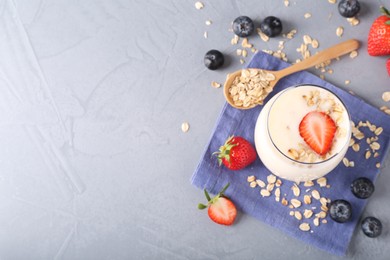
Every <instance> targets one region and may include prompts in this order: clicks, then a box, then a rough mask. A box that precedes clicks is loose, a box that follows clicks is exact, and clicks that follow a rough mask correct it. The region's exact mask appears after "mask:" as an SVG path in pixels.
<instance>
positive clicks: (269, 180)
mask: <svg viewBox="0 0 390 260" xmlns="http://www.w3.org/2000/svg"><path fill="white" fill-rule="evenodd" d="M267 181H268V183H275V182H276V176H275V175H273V174H270V175H268V176H267Z"/></svg>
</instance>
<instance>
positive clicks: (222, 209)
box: [198, 183, 237, 226]
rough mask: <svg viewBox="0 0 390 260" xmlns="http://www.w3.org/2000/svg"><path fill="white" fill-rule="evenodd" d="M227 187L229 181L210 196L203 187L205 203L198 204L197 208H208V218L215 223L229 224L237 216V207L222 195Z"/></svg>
mask: <svg viewBox="0 0 390 260" xmlns="http://www.w3.org/2000/svg"><path fill="white" fill-rule="evenodd" d="M228 187H229V183H228V184H227V185H226V186H225V187H224V188H223V189H222V190H221V191H220V192H219V193H218V194H217V195H216V196H215V197H214V198H210V195H209V193H208V192H207V190H206V189H204V194H205V196H206V198H207V201H208V203H207V205H204V204H202V203H199V204H198V209H206V208H208V212H207V213H208V215H209V218H210V219H211V220H212V221H214V222H215V223H217V224H220V225H225V226H230V225H232V224H233V222H234V220H235V219H236V216H237V209H236V206H235V205H234V203H233V202H232V201H231V200H229V199H228V198H226V197H225V196H224V194H223V193H224V192H225V191H226V189H227V188H228Z"/></svg>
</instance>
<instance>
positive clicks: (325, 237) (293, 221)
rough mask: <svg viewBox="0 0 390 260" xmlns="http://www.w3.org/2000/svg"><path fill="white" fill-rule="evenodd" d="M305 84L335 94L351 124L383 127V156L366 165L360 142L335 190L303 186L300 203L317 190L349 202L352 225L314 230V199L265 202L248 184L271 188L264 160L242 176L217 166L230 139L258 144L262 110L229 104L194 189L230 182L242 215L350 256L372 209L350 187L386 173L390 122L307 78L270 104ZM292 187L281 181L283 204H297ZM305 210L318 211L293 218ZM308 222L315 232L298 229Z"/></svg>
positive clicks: (269, 59)
mask: <svg viewBox="0 0 390 260" xmlns="http://www.w3.org/2000/svg"><path fill="white" fill-rule="evenodd" d="M287 66H289V64H288V63H285V62H283V61H281V60H279V59H277V58H275V57H273V56H270V55H268V54H265V53H263V52H259V53H257V54H256V55H255V56H254V57H253V58H252V60H251V61H250V63H249V64H248V66H247V67H248V68H262V69H268V70H280V69H283V68H285V67H287ZM302 83H311V84H316V85H319V86H322V87H324V88H327V89H329V90H331V91H332V92H334V93H336V94H337V95H338V96H339V97H340V99H341V100H342V101H343V102H344V103H345V104H346V106H347V108H348V109H349V111H350V114H351V118H352V121H354V122H355V123H356V124H358V122H359V121H362V122H366V121H367V120H369V122H370V123H371V124H373V125H376V126H377V127H380V126H381V127H383V132H382V133H381V134H380V135H379V136H378V140H377V142H378V143H379V144H380V149H379V150H378V151H377V152H378V154H376V155H375V157H374V156H373V155H374V154H373V155H372V156H371V157H370V158H369V159H366V158H365V152H366V149H368V148H369V146H368V144H367V142H366V138H363V139H362V140H357V139H356V142H357V143H359V144H360V151H358V152H355V151H354V150H353V149H351V148H350V149H349V150H348V152H347V154H346V158H348V160H349V161H353V162H354V164H355V165H354V166H353V167H346V166H345V165H344V163H340V164H339V165H338V166H337V167H336V168H335V169H334V170H333V171H332V172H331V173H329V174H328V175H326V179H327V183H328V184H329V186H330V187H329V186H328V187H320V186H319V185H318V184H317V183H316V182H314V183H315V185H314V186H312V187H305V186H304V185H303V183H301V184H299V185H298V186H299V188H300V191H301V193H300V196H299V197H298V199H299V200H300V201H303V196H304V195H305V194H310V193H311V191H312V190H317V191H319V193H320V195H321V197H325V198H329V199H331V200H335V199H345V200H348V201H349V202H350V203H351V204H352V208H353V214H352V219H351V220H350V221H349V222H347V223H343V224H340V223H336V222H335V221H333V220H332V219H330V217H329V216H328V215H327V216H326V218H325V219H326V221H327V223H322V219H320V224H319V226H315V225H314V224H313V219H314V214H316V213H318V212H320V211H321V204H320V202H319V201H318V200H315V199H313V198H312V203H311V204H310V205H306V204H304V203H302V206H301V207H299V208H298V209H291V208H289V207H288V206H283V205H282V204H281V203H280V202H277V201H276V200H275V196H274V195H273V194H272V195H271V196H269V197H262V196H261V195H260V187H259V186H257V187H255V188H251V187H249V183H248V181H247V177H248V176H251V175H254V176H256V178H257V179H261V180H263V181H265V182H266V179H267V176H268V175H270V174H271V172H270V171H268V169H267V168H265V166H264V165H263V164H262V162H261V161H260V160H259V159H257V160H256V161H255V163H253V164H252V165H251V166H249V167H247V168H246V169H243V170H241V171H239V172H233V171H230V170H227V169H226V168H225V167H220V166H219V165H218V162H217V159H216V157H215V156H213V155H212V153H213V152H215V151H218V148H219V147H220V146H221V145H222V144H224V142H225V140H226V139H227V138H228V137H229V136H230V135H235V136H242V137H244V138H246V139H247V140H249V141H250V142H251V143H252V144H254V128H255V124H256V120H257V117H258V115H259V113H260V111H261V109H262V106H257V107H256V108H253V109H250V110H238V109H235V108H233V107H231V106H230V105H228V104H227V103H226V104H225V106H224V107H223V109H222V112H221V114H220V116H219V119H218V121H217V123H216V127H215V129H214V131H213V133H212V135H211V139H210V141H209V143H208V145H207V147H206V149H205V151H204V155H203V156H202V158H201V161H200V163H199V165H198V167H197V168H196V170H195V172H194V174H193V176H192V178H191V182H192V184H193V185H195V186H197V187H199V188H201V189H203V188H206V189H207V190H208V191H210V192H211V193H214V194H215V193H217V192H218V191H219V190H221V189H222V188H223V186H224V185H225V184H226V183H228V182H229V183H230V187H229V188H228V189H227V191H226V192H225V194H226V196H228V197H230V198H231V199H232V201H234V203H235V204H236V206H237V207H238V209H239V210H241V211H242V212H244V213H246V214H249V215H251V216H253V217H255V218H257V219H258V220H260V221H263V222H265V223H267V224H269V225H271V226H273V227H275V228H278V229H280V230H283V231H284V232H286V233H288V234H289V235H291V236H292V237H295V238H298V239H300V240H302V241H304V242H306V243H308V244H311V245H314V246H317V247H318V248H321V249H323V250H325V251H328V252H330V253H333V254H336V255H345V254H346V252H347V249H348V245H349V242H350V240H351V237H352V234H353V231H354V229H355V227H356V224H357V223H358V221H359V219H360V216H361V213H362V211H363V209H364V207H365V205H366V203H367V200H362V199H358V198H356V197H354V195H353V194H352V193H351V190H350V184H351V182H352V181H353V180H354V179H356V178H358V177H363V176H364V177H367V178H369V179H371V180H372V181H373V182H375V180H376V178H377V177H378V174H379V172H380V167H381V166H380V165H379V164H378V163H382V161H383V160H384V158H385V157H386V154H387V151H388V147H389V138H390V137H389V135H390V116H388V115H386V114H384V113H383V112H381V111H379V110H378V109H376V108H374V107H372V106H371V105H369V104H367V103H365V102H364V101H363V100H361V99H360V98H358V97H356V96H353V95H351V94H350V93H348V92H346V91H343V90H341V89H339V88H337V87H335V86H334V85H332V84H330V83H328V82H326V81H324V80H322V79H320V78H318V77H317V76H315V75H313V74H311V73H308V72H299V73H295V74H292V75H290V76H288V77H285V78H283V79H282V80H280V81H279V83H278V84H277V85H276V87H275V89H274V92H273V93H271V94H270V95H269V97H267V99H266V101H268V100H269V99H270V98H271V97H272V96H273V95H274V94H275V93H276V92H277V91H280V90H283V89H285V88H287V87H290V86H294V85H297V84H302ZM359 129H360V130H361V131H362V132H363V133H364V134H365V137H372V136H375V134H374V133H373V132H372V130H373V129H371V130H370V129H369V128H368V127H366V126H362V127H360V128H359ZM378 167H379V168H378ZM293 184H294V183H293V182H290V181H287V180H282V185H281V186H280V190H281V197H280V198H282V197H285V198H286V199H287V200H288V201H290V199H292V198H294V194H293V192H292V190H291V187H292V186H293ZM304 209H311V210H313V212H314V214H313V216H312V217H311V218H309V219H305V217H303V218H302V220H298V219H297V218H295V217H294V216H290V211H295V210H297V211H300V212H301V213H302V214H303V211H304ZM303 222H307V223H309V224H310V226H311V231H308V232H303V231H301V230H300V229H299V228H298V227H299V225H300V224H301V223H303Z"/></svg>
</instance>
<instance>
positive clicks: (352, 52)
mask: <svg viewBox="0 0 390 260" xmlns="http://www.w3.org/2000/svg"><path fill="white" fill-rule="evenodd" d="M357 56H358V52H357V51H351V53H350V54H349V57H351V58H352V59H353V58H356V57H357Z"/></svg>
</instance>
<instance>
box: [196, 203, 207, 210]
mask: <svg viewBox="0 0 390 260" xmlns="http://www.w3.org/2000/svg"><path fill="white" fill-rule="evenodd" d="M205 208H207V206H206V205H204V204H202V203H199V204H198V209H205Z"/></svg>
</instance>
